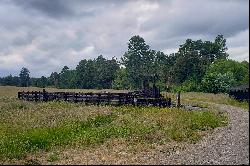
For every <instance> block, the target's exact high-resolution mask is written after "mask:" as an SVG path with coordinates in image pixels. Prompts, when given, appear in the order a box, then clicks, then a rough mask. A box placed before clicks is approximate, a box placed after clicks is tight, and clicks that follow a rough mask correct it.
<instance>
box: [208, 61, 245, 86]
mask: <svg viewBox="0 0 250 166" xmlns="http://www.w3.org/2000/svg"><path fill="white" fill-rule="evenodd" d="M245 63H246V62H245ZM228 72H230V73H232V74H233V78H234V79H235V81H236V84H237V85H238V84H242V83H249V80H248V78H249V69H248V66H247V65H246V64H244V63H240V62H236V61H234V60H231V59H228V60H224V59H222V60H217V61H215V62H214V63H213V64H211V66H210V67H209V69H208V71H207V73H221V74H226V73H228Z"/></svg>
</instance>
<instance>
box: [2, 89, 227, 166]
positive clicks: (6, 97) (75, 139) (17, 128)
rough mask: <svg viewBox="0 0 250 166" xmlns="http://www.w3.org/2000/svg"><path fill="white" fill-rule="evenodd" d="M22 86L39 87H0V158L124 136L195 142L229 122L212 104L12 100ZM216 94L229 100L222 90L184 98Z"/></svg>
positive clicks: (133, 140) (140, 141)
mask: <svg viewBox="0 0 250 166" xmlns="http://www.w3.org/2000/svg"><path fill="white" fill-rule="evenodd" d="M20 90H25V91H27V90H29V91H32V90H42V89H41V88H33V87H30V88H21V87H11V86H6V87H4V86H0V161H2V162H3V163H4V161H5V162H6V161H8V162H9V163H11V161H18V160H22V159H23V158H25V157H27V155H32V154H36V153H37V152H41V151H42V152H51V151H54V150H55V149H63V148H69V147H70V148H72V147H73V148H74V147H80V148H89V149H94V148H96V147H98V146H101V145H103V144H105V143H107V142H112V140H113V141H114V140H123V143H124V144H129V145H135V146H134V147H136V146H137V145H142V146H144V147H150V145H153V144H157V145H164V144H168V143H170V142H177V143H178V142H187V143H195V142H196V141H198V140H199V139H200V138H202V137H203V136H204V135H206V134H207V133H208V132H210V131H212V129H214V128H216V127H219V126H224V125H226V124H227V117H226V116H225V115H224V114H223V113H222V112H220V111H218V110H214V109H209V110H208V111H185V110H181V109H177V108H158V107H132V106H122V107H112V106H86V105H84V104H81V103H77V104H75V103H68V102H47V103H43V102H37V103H35V102H27V101H20V100H18V99H16V95H17V91H20ZM46 90H48V91H77V92H80V91H81V92H87V91H88V92H89V91H93V90H61V89H60V90H58V89H53V88H49V89H47V88H46ZM95 91H98V92H100V91H104V90H95ZM106 91H113V90H106ZM120 92H121V91H120ZM124 92H125V91H124ZM214 97H216V98H217V99H214ZM195 98H196V100H195ZM218 98H220V99H221V101H220V102H221V103H223V102H225V101H227V99H225V98H226V97H223V96H222V95H218V96H212V95H211V94H195V93H188V94H183V102H188V101H198V99H199V101H207V100H208V101H209V102H216V103H218V100H219V99H218ZM220 102H219V103H220ZM224 104H227V103H224ZM132 151H136V148H134V149H133V148H132ZM56 160H59V158H58V155H57V154H52V155H50V156H47V161H49V162H53V161H56ZM8 162H7V163H8ZM0 163H1V162H0Z"/></svg>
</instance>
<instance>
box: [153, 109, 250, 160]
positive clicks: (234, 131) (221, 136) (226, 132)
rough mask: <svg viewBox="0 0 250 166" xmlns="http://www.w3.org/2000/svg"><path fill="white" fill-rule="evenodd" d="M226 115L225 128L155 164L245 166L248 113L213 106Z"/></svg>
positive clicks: (247, 144) (161, 155) (162, 157)
mask: <svg viewBox="0 0 250 166" xmlns="http://www.w3.org/2000/svg"><path fill="white" fill-rule="evenodd" d="M216 106H217V107H218V108H219V109H220V110H223V111H226V113H227V114H228V117H229V125H228V126H227V127H220V128H217V129H215V131H214V132H213V133H212V134H211V135H209V136H208V137H206V138H204V139H203V140H201V141H199V142H198V143H197V144H194V145H187V147H186V148H185V149H184V150H183V151H176V152H175V153H174V154H171V155H169V156H166V155H164V154H159V156H158V157H159V163H158V162H157V163H158V164H196V165H197V164H199V165H201V164H206V165H208V164H211V165H224V164H225V165H239V164H240V165H242V164H249V111H247V110H242V109H240V108H236V107H232V106H228V105H216Z"/></svg>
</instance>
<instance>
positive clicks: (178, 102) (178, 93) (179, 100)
mask: <svg viewBox="0 0 250 166" xmlns="http://www.w3.org/2000/svg"><path fill="white" fill-rule="evenodd" d="M176 99H177V108H179V107H180V106H181V93H180V92H177V96H176Z"/></svg>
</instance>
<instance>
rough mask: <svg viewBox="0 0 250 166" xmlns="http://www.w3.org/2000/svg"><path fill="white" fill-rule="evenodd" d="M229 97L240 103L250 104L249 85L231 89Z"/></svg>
mask: <svg viewBox="0 0 250 166" xmlns="http://www.w3.org/2000/svg"><path fill="white" fill-rule="evenodd" d="M229 96H230V97H232V98H234V99H236V100H239V101H247V102H249V85H240V86H237V87H233V88H231V89H230V92H229Z"/></svg>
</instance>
